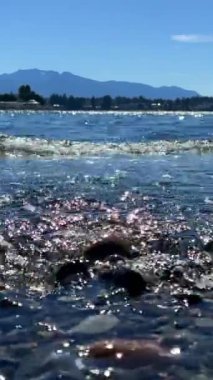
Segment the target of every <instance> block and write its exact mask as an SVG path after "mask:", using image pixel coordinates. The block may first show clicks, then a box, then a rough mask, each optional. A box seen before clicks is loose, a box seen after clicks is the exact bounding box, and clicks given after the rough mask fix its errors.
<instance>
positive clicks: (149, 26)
mask: <svg viewBox="0 0 213 380" xmlns="http://www.w3.org/2000/svg"><path fill="white" fill-rule="evenodd" d="M212 17H213V0H108V1H106V0H0V49H1V59H0V73H4V72H6V73H9V72H13V71H16V70H17V69H25V68H39V69H44V70H56V71H60V72H62V71H70V72H72V73H74V74H77V75H81V76H84V77H87V78H92V79H98V80H109V79H115V80H127V81H134V82H141V83H147V84H151V85H154V86H161V85H178V86H182V87H185V88H188V89H193V90H197V91H198V92H200V93H201V94H202V95H213V22H212Z"/></svg>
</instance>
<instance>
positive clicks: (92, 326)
mask: <svg viewBox="0 0 213 380" xmlns="http://www.w3.org/2000/svg"><path fill="white" fill-rule="evenodd" d="M118 323H119V319H118V318H117V317H115V316H114V315H112V314H103V315H92V316H90V317H88V318H86V319H84V320H83V321H82V322H80V323H79V324H78V325H77V326H75V327H73V328H72V329H71V330H69V333H79V334H88V335H90V334H101V333H104V332H106V331H109V330H111V329H113V328H114V327H115V326H116V325H117V324H118Z"/></svg>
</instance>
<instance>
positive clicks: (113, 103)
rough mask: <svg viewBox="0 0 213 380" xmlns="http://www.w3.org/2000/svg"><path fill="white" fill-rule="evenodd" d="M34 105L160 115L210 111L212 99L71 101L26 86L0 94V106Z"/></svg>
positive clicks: (91, 99) (97, 98) (93, 98)
mask: <svg viewBox="0 0 213 380" xmlns="http://www.w3.org/2000/svg"><path fill="white" fill-rule="evenodd" d="M32 100H33V101H34V102H36V104H38V105H40V106H46V107H50V108H56V109H57V108H58V109H63V110H76V111H78V110H106V111H108V110H135V111H136V110H138V111H140V110H141V111H143V110H144V111H149V110H162V111H213V97H207V96H195V97H191V98H177V99H175V100H170V99H161V98H159V99H147V98H145V97H143V96H139V97H133V98H128V97H124V96H117V97H115V98H112V97H111V96H110V95H106V96H103V97H94V96H93V97H91V98H88V97H74V96H72V95H70V96H68V95H66V94H64V95H59V94H52V95H51V96H50V97H49V98H44V97H43V96H41V95H39V94H37V93H36V92H35V91H33V90H32V89H31V87H30V86H29V85H28V84H26V85H22V86H20V87H19V89H18V93H17V94H13V93H6V94H0V102H25V103H26V102H30V101H32Z"/></svg>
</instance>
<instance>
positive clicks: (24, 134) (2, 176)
mask: <svg viewBox="0 0 213 380" xmlns="http://www.w3.org/2000/svg"><path fill="white" fill-rule="evenodd" d="M212 125H213V115H212V114H196V113H191V114H187V113H181V114H180V113H173V114H166V113H165V114H164V113H159V114H158V113H153V114H151V113H105V114H104V113H66V112H61V113H60V112H52V113H42V112H38V113H33V112H29V113H27V112H1V113H0V133H1V134H2V136H0V152H1V158H0V216H1V218H0V234H1V235H2V239H4V244H5V241H6V242H7V243H6V244H8V247H7V253H6V259H5V262H2V265H1V279H2V281H1V282H2V291H1V294H0V296H1V299H0V309H1V315H0V330H1V336H0V363H1V365H0V375H1V376H2V379H3V378H6V379H13V378H14V379H25V378H26V379H57V378H61V379H84V378H88V379H90V378H91V379H96V378H99V379H103V378H113V379H121V378H126V379H128V378H130V376H131V377H132V378H133V379H141V378H144V379H167V380H172V379H173V380H174V379H211V378H213V367H212V357H213V344H212V340H211V338H212V324H213V322H212V311H213V306H212V305H213V304H212V299H213V292H212V290H213V281H212V263H211V257H210V255H207V254H206V253H205V252H204V249H203V244H204V243H205V242H207V241H208V240H211V239H213V232H212V226H213V213H212V212H213V169H212V168H213V155H212V152H213V139H212V136H213V126H212ZM112 233H114V234H115V233H116V234H118V235H122V236H126V237H128V239H129V240H130V241H131V242H132V244H133V245H134V246H135V247H136V249H137V250H138V251H139V253H140V256H139V257H138V258H137V259H135V260H133V261H132V262H131V266H134V265H137V266H139V267H141V268H142V270H143V272H145V274H147V273H149V272H151V273H152V274H153V272H155V274H156V272H160V271H161V270H165V269H168V268H170V266H171V265H173V266H180V265H181V266H183V268H184V270H185V272H186V275H187V276H188V279H190V281H191V282H192V285H191V290H192V291H193V292H195V293H199V295H200V297H201V299H202V302H199V303H196V304H193V305H189V304H188V303H187V302H185V301H181V300H180V299H177V297H175V296H174V294H175V292H177V291H179V292H180V291H181V292H182V291H183V290H184V289H183V285H180V284H179V283H178V282H177V283H172V282H171V281H170V280H162V281H160V282H159V281H158V282H156V283H154V284H153V285H152V286H150V288H149V290H148V291H147V292H145V293H144V294H142V295H141V296H140V297H138V298H130V297H129V296H128V295H127V294H126V293H121V294H120V293H118V294H116V291H113V292H111V289H109V288H108V286H106V284H104V283H103V282H101V281H99V279H98V278H97V277H96V276H94V277H93V278H92V279H91V280H89V281H86V283H81V284H77V285H76V284H75V286H74V285H71V286H70V287H69V288H66V289H65V288H55V287H54V286H53V282H54V281H53V278H54V271H55V268H58V267H59V266H60V264H62V263H63V262H65V261H66V260H69V259H71V258H73V257H76V256H78V255H81V254H82V252H83V250H84V248H85V247H87V246H89V245H90V244H91V243H92V242H94V241H95V240H98V239H100V238H102V237H104V236H105V235H109V234H112ZM165 234H169V236H172V238H174V237H177V236H181V238H182V240H183V241H184V244H183V245H184V248H183V247H182V248H181V249H180V250H179V251H178V252H176V251H174V250H173V248H172V250H171V251H170V252H169V253H168V252H161V253H160V252H155V251H154V252H148V250H147V241H148V240H155V239H156V236H159V235H160V236H162V235H165ZM0 244H1V239H0ZM185 246H186V247H187V248H185ZM207 278H208V281H207ZM202 281H203V282H204V283H205V284H204V289H200V288H199V287H198V283H202ZM4 287H5V289H4ZM5 297H7V298H8V299H9V301H8V302H5V300H4V298H5ZM108 313H112V314H113V315H114V316H116V317H117V318H118V320H119V321H118V323H117V325H116V326H115V327H113V328H110V329H109V331H105V329H103V332H102V333H101V332H98V333H97V332H94V331H93V328H92V327H91V330H90V333H89V334H85V333H82V331H79V329H77V330H76V332H75V333H71V332H70V330H71V329H72V328H73V327H74V326H77V325H78V324H79V323H80V322H82V321H83V320H85V318H87V317H89V316H93V315H99V314H108ZM94 325H95V322H94ZM116 337H119V338H126V339H151V340H152V341H154V342H155V341H159V340H160V341H161V343H162V345H165V346H166V347H167V348H168V349H172V348H174V347H178V348H179V350H180V355H178V357H177V358H176V357H175V358H174V360H172V361H171V360H169V359H168V361H166V363H163V364H162V367H160V368H159V367H158V366H156V361H155V360H151V361H150V363H148V364H146V365H143V364H142V361H141V360H139V361H136V362H135V363H134V366H133V367H134V369H133V368H130V367H132V366H131V365H130V366H129V365H128V363H126V362H125V363H124V364H118V363H116V361H110V362H109V361H107V360H101V361H100V360H94V359H88V358H85V357H84V356H82V357H81V356H79V350H80V349H79V347H78V346H79V345H87V344H89V343H93V342H96V341H99V340H102V339H105V338H107V339H114V338H116ZM133 362H134V361H133ZM109 367H110V368H111V367H112V369H108V368H109Z"/></svg>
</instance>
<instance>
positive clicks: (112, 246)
mask: <svg viewBox="0 0 213 380" xmlns="http://www.w3.org/2000/svg"><path fill="white" fill-rule="evenodd" d="M130 249H131V244H130V242H128V241H127V240H123V239H120V238H118V237H113V236H112V237H108V238H105V239H103V240H101V241H98V242H97V243H95V244H93V245H92V246H90V247H89V248H87V249H86V250H85V252H84V256H85V257H86V259H88V260H90V261H96V260H100V261H102V260H105V259H106V258H108V256H111V255H119V256H122V257H131V253H130Z"/></svg>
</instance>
